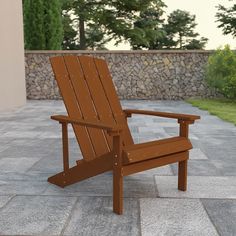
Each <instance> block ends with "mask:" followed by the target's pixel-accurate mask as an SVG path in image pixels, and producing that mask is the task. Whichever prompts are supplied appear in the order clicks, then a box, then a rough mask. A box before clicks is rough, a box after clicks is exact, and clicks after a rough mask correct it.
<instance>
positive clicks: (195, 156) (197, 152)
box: [189, 148, 208, 160]
mask: <svg viewBox="0 0 236 236" xmlns="http://www.w3.org/2000/svg"><path fill="white" fill-rule="evenodd" d="M189 158H190V159H192V160H206V159H208V158H207V156H206V155H205V154H204V153H203V152H202V151H201V149H199V148H193V149H192V150H190V153H189Z"/></svg>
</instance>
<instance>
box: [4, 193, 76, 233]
mask: <svg viewBox="0 0 236 236" xmlns="http://www.w3.org/2000/svg"><path fill="white" fill-rule="evenodd" d="M75 202H76V198H74V197H58V196H53V197H52V196H16V197H14V198H13V199H12V200H11V202H10V203H9V204H7V206H6V207H4V208H2V209H1V210H0V234H1V235H36V234H37V235H59V234H60V233H61V231H62V230H63V227H64V225H65V223H66V221H67V219H68V217H69V215H70V213H71V210H72V208H73V206H74V204H75Z"/></svg>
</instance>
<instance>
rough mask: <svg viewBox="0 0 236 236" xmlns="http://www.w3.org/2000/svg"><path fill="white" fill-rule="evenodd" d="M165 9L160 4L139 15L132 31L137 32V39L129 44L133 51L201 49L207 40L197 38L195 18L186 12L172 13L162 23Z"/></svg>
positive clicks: (177, 11) (132, 39) (163, 5)
mask: <svg viewBox="0 0 236 236" xmlns="http://www.w3.org/2000/svg"><path fill="white" fill-rule="evenodd" d="M164 7H165V4H164V3H163V2H160V3H159V5H158V6H157V7H156V8H153V7H152V8H149V9H147V10H145V11H143V12H141V13H140V15H139V18H138V20H137V21H136V22H135V23H134V29H136V30H139V31H140V33H139V35H140V36H139V37H137V36H136V34H135V35H134V36H135V37H133V38H131V40H130V43H131V45H132V47H133V48H134V49H142V48H148V49H166V48H167V49H169V48H172V49H173V48H178V49H202V48H204V47H205V44H206V43H207V41H208V39H207V38H204V37H201V38H200V39H197V37H198V36H199V34H198V33H196V32H195V31H194V29H195V27H196V25H197V24H196V22H195V16H194V15H190V13H189V12H187V11H182V10H176V11H173V12H172V13H171V14H170V15H169V16H168V19H167V23H164V19H163V18H162V16H163V13H164V10H163V8H164Z"/></svg>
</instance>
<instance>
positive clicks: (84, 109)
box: [64, 56, 110, 156]
mask: <svg viewBox="0 0 236 236" xmlns="http://www.w3.org/2000/svg"><path fill="white" fill-rule="evenodd" d="M64 60H65V64H66V66H67V70H68V72H69V75H70V80H71V82H72V85H73V88H74V91H75V95H76V98H77V102H78V105H79V107H80V110H81V113H82V116H83V118H84V119H85V120H86V119H88V120H91V121H98V114H97V112H96V110H95V107H94V104H93V102H92V98H91V96H90V92H89V89H88V87H87V84H86V81H85V78H84V74H83V71H82V68H81V65H80V63H79V61H78V57H77V56H64ZM88 133H89V136H90V139H91V141H92V144H93V147H94V151H95V154H96V156H101V155H103V154H105V153H107V152H109V151H110V150H109V147H108V144H107V141H106V138H105V134H104V131H103V130H100V129H95V128H88Z"/></svg>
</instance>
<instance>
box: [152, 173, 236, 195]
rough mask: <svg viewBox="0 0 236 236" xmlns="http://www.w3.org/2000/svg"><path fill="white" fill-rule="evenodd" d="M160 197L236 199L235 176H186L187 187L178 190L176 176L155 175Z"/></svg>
mask: <svg viewBox="0 0 236 236" xmlns="http://www.w3.org/2000/svg"><path fill="white" fill-rule="evenodd" d="M155 180H156V184H157V189H158V194H159V196H160V197H171V198H226V199H236V177H235V176H225V177H217V176H211V177H210V176H188V189H187V191H186V192H183V191H179V190H178V189H177V186H178V184H177V183H178V178H177V176H155Z"/></svg>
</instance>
